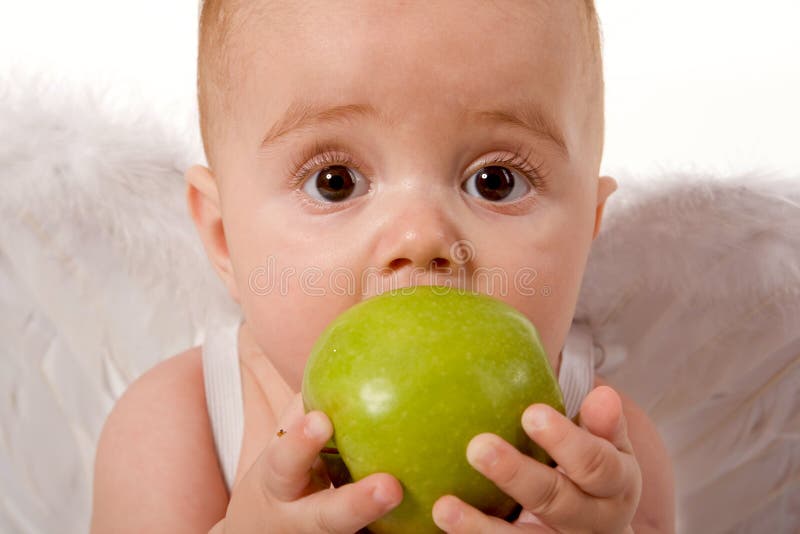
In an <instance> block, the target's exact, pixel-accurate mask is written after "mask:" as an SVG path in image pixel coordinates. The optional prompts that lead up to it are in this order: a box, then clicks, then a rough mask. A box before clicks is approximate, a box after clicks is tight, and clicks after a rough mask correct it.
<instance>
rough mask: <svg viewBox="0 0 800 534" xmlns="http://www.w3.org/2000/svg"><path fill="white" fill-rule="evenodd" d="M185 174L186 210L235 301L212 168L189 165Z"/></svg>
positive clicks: (232, 278)
mask: <svg viewBox="0 0 800 534" xmlns="http://www.w3.org/2000/svg"><path fill="white" fill-rule="evenodd" d="M184 177H185V179H186V201H187V203H188V205H189V213H190V214H191V216H192V220H193V221H194V224H195V226H196V227H197V232H198V233H199V234H200V239H201V240H202V241H203V246H204V247H205V249H206V254H207V255H208V259H209V260H211V264H212V265H213V266H214V270H216V271H217V274H218V275H219V277H220V278H221V279H222V282H223V283H224V284H225V287H227V288H228V293H230V295H231V297H232V298H233V300H235V301H236V302H237V303H238V302H239V292H238V290H237V289H236V279H235V278H234V275H233V264H232V263H231V258H230V254H229V253H228V243H227V241H226V240H225V229H224V228H223V226H222V210H221V208H220V205H219V189H218V188H217V180H216V177H215V176H214V174H213V173H212V172H211V169H209V168H208V167H204V166H203V165H192V166H191V167H189V168H188V169H186V173H185V174H184Z"/></svg>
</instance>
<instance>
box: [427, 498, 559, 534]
mask: <svg viewBox="0 0 800 534" xmlns="http://www.w3.org/2000/svg"><path fill="white" fill-rule="evenodd" d="M432 513H433V522H434V523H436V526H438V527H439V528H440V529H442V530H444V531H445V532H449V533H453V534H494V533H498V534H503V533H512V532H531V533H536V534H546V533H548V532H552V531H550V530H548V529H545V528H543V527H541V526H539V525H535V524H532V523H528V524H520V525H512V524H511V523H507V522H506V521H504V520H502V519H500V518H499V517H494V516H490V515H486V514H484V513H483V512H481V511H480V510H478V509H477V508H475V507H474V506H470V505H469V504H467V503H465V502H464V501H462V500H461V499H459V498H458V497H455V496H453V495H445V496H443V497H440V498H439V499H438V500H437V501H436V502H435V503H434V504H433V512H432Z"/></svg>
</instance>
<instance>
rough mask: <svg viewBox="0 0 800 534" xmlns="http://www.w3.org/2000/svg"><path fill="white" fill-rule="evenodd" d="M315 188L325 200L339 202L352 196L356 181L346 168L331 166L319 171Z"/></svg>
mask: <svg viewBox="0 0 800 534" xmlns="http://www.w3.org/2000/svg"><path fill="white" fill-rule="evenodd" d="M316 186H317V191H319V193H320V195H322V197H323V198H324V199H325V200H330V201H331V202H339V201H342V200H345V199H346V198H347V197H349V196H350V195H351V194H353V190H354V189H355V187H356V181H355V180H354V179H353V176H352V175H351V174H350V171H348V170H347V167H344V166H342V165H332V166H330V167H325V168H324V169H322V170H321V171H319V174H318V175H317V183H316Z"/></svg>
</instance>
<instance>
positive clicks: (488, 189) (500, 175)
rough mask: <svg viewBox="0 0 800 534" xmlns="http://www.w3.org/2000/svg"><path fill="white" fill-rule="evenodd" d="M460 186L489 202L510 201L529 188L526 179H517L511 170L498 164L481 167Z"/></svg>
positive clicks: (522, 194) (523, 193)
mask: <svg viewBox="0 0 800 534" xmlns="http://www.w3.org/2000/svg"><path fill="white" fill-rule="evenodd" d="M461 188H462V189H463V190H464V191H466V192H467V193H468V194H470V195H472V196H474V197H482V198H484V199H486V200H489V201H491V202H511V201H512V200H516V199H518V198H520V197H523V196H525V195H526V194H527V193H528V191H530V190H531V186H530V182H529V181H528V180H527V179H525V178H520V179H517V178H516V177H515V176H514V172H513V171H511V170H509V169H507V168H505V167H500V166H498V165H489V166H487V167H483V168H482V169H480V170H479V171H478V172H476V173H475V174H473V175H472V176H470V177H469V178H468V179H467V180H466V181H465V182H464V183H463V184H462V185H461Z"/></svg>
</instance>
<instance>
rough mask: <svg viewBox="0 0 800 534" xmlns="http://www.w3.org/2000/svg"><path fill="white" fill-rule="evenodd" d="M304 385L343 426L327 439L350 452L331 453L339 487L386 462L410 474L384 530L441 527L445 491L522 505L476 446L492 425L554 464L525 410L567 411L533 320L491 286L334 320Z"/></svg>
mask: <svg viewBox="0 0 800 534" xmlns="http://www.w3.org/2000/svg"><path fill="white" fill-rule="evenodd" d="M302 393H303V401H304V404H305V409H306V411H311V410H321V411H322V412H324V413H325V414H326V415H327V416H328V417H329V418H330V420H331V423H332V424H333V428H334V436H333V439H332V440H331V441H330V442H329V444H328V445H329V446H331V447H333V448H338V454H339V455H341V456H338V455H337V454H336V453H335V451H330V450H325V451H323V454H322V455H321V457H322V459H323V461H324V462H325V464H326V466H327V468H328V472H329V474H330V475H331V479H332V481H333V482H334V485H335V486H339V485H341V484H343V483H346V482H349V481H351V480H360V479H361V478H363V477H365V476H367V475H369V474H371V473H376V472H385V473H390V474H392V475H394V476H395V477H397V479H398V480H399V481H400V483H401V484H402V486H403V502H402V503H401V504H400V505H399V506H398V507H397V508H395V509H394V510H392V511H391V512H390V513H389V514H387V515H386V516H384V517H383V518H381V519H380V520H378V521H376V522H375V523H372V524H371V525H370V526H369V529H370V530H371V531H372V532H375V533H379V534H383V533H395V532H409V533H425V532H439V529H438V528H437V527H436V525H435V524H434V522H433V518H432V515H431V510H432V507H433V503H434V502H435V501H436V500H437V499H438V498H439V497H440V496H442V495H445V494H453V495H456V496H458V497H459V498H461V499H462V500H464V501H465V502H468V503H470V504H472V505H473V506H475V507H477V508H478V509H480V510H482V511H484V512H485V513H487V514H491V515H495V516H498V517H507V516H508V515H509V514H510V513H511V512H513V511H514V510H515V507H516V503H515V502H514V500H513V499H511V498H510V497H508V496H507V495H505V494H504V493H503V492H502V491H501V490H499V489H498V488H497V486H495V485H494V483H493V482H491V481H490V480H489V479H487V478H486V477H484V476H483V475H481V474H480V473H479V472H478V471H476V470H475V469H474V468H473V467H472V466H470V465H469V463H468V462H467V459H466V448H467V444H468V443H469V441H470V440H471V439H472V438H473V437H474V436H475V435H477V434H480V433H482V432H492V433H494V434H497V435H499V436H500V437H502V438H503V439H505V440H506V441H508V442H509V443H511V444H512V445H514V446H515V447H517V449H519V450H520V451H522V452H523V453H525V454H528V455H530V456H533V457H534V458H536V459H537V460H539V461H541V462H543V463H549V462H550V458H549V457H548V456H547V454H546V453H545V452H544V451H543V450H542V449H540V448H539V447H538V446H536V444H535V443H534V442H532V441H531V440H530V438H529V437H528V436H527V435H526V434H525V432H524V430H523V429H522V426H521V422H520V419H521V416H522V412H523V411H524V410H525V408H527V407H528V406H530V405H531V404H534V403H545V404H549V405H550V406H552V407H553V408H555V409H556V410H559V411H560V412H562V413H564V406H563V399H562V395H561V390H560V388H559V386H558V381H557V379H556V377H555V373H554V372H553V369H552V367H551V366H550V363H549V361H548V359H547V356H546V354H545V351H544V349H543V348H542V345H541V342H540V340H539V335H538V333H537V331H536V328H535V327H534V326H533V325H532V324H531V323H530V321H529V320H528V319H527V318H526V317H525V316H524V315H523V314H522V313H520V312H519V311H517V310H516V309H514V308H513V307H511V306H509V305H507V304H505V303H503V302H501V301H499V300H496V299H494V298H491V297H489V296H486V295H481V294H476V293H468V292H464V291H462V290H457V289H454V288H448V287H442V286H415V287H410V288H404V289H399V290H395V291H392V292H387V293H383V294H382V295H379V296H377V297H373V298H371V299H368V300H366V301H363V302H361V303H359V304H357V305H355V306H353V307H351V308H350V309H348V310H346V311H345V312H344V313H342V314H341V315H340V316H339V317H337V318H336V319H334V321H333V322H331V324H330V325H328V327H327V328H326V330H325V331H324V332H323V333H322V335H321V336H320V337H319V339H318V340H317V342H316V343H315V345H314V347H313V349H312V351H311V355H310V357H309V360H308V362H307V364H306V368H305V372H304V376H303V384H302ZM551 465H552V463H551ZM348 471H349V473H348Z"/></svg>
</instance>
